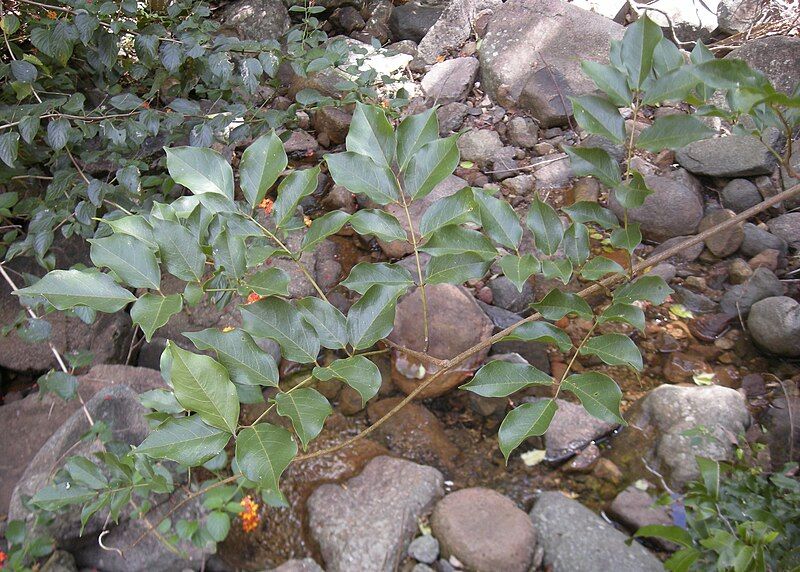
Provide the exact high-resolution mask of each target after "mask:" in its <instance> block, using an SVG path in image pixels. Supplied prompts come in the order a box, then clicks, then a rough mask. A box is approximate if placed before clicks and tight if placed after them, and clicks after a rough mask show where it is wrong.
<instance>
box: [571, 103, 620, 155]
mask: <svg viewBox="0 0 800 572" xmlns="http://www.w3.org/2000/svg"><path fill="white" fill-rule="evenodd" d="M569 99H570V101H571V102H572V109H573V112H574V113H575V120H576V121H577V122H578V124H579V125H580V126H581V127H583V128H584V129H586V131H588V132H589V133H592V134H594V135H600V136H602V137H605V138H606V139H610V140H611V141H613V142H614V143H617V144H618V145H622V144H623V143H624V142H625V120H624V119H623V118H622V115H620V114H619V111H617V108H616V107H614V104H613V103H611V102H610V101H608V100H607V99H604V98H602V97H598V96H596V95H582V96H580V97H570V98H569Z"/></svg>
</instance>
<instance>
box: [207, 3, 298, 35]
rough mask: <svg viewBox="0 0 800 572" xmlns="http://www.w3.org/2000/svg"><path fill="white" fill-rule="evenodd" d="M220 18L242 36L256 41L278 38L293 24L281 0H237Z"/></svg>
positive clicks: (227, 7)
mask: <svg viewBox="0 0 800 572" xmlns="http://www.w3.org/2000/svg"><path fill="white" fill-rule="evenodd" d="M220 19H221V21H222V25H223V26H224V27H227V28H230V29H231V30H233V31H235V32H236V33H237V35H238V36H239V37H240V38H242V39H246V40H256V41H265V40H277V39H278V38H280V37H281V36H282V35H283V34H285V33H286V32H288V31H289V26H290V24H291V22H290V21H289V11H288V10H287V9H286V6H285V5H284V3H283V2H282V1H281V0H237V1H235V2H231V3H230V4H228V5H227V6H225V8H224V9H223V10H222V14H221V18H220ZM223 29H224V28H223Z"/></svg>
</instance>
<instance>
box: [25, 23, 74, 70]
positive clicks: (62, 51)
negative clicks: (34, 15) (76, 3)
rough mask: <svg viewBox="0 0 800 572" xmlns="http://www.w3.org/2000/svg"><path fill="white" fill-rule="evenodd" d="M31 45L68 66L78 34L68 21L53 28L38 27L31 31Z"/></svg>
mask: <svg viewBox="0 0 800 572" xmlns="http://www.w3.org/2000/svg"><path fill="white" fill-rule="evenodd" d="M30 35H31V36H30V40H31V43H32V44H33V45H34V46H35V47H37V48H38V49H39V50H40V51H41V52H42V53H44V54H45V55H47V56H50V57H51V58H53V59H54V60H56V61H57V62H58V63H60V64H61V65H62V66H66V65H67V62H68V61H69V59H70V57H72V50H73V47H74V45H75V40H77V39H78V32H77V30H76V29H75V28H74V27H73V26H72V24H71V23H69V21H68V20H66V19H64V20H58V23H57V24H56V25H55V26H54V27H52V28H45V27H36V28H33V29H32V30H31V31H30Z"/></svg>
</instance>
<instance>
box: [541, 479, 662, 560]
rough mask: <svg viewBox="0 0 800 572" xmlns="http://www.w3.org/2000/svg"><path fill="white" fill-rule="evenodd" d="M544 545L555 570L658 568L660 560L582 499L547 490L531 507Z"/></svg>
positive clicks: (545, 553)
mask: <svg viewBox="0 0 800 572" xmlns="http://www.w3.org/2000/svg"><path fill="white" fill-rule="evenodd" d="M531 520H532V521H533V525H534V527H535V528H536V532H537V534H538V537H539V544H540V545H541V546H542V547H543V548H544V564H545V566H547V567H549V568H550V569H552V570H553V572H595V571H596V570H615V571H617V572H651V571H652V572H657V571H661V570H663V566H662V565H661V562H659V561H658V559H656V558H655V557H654V556H653V555H652V554H650V553H649V552H648V551H647V550H645V549H644V548H643V547H642V546H641V545H639V544H637V543H636V542H634V543H632V544H631V545H630V546H627V545H626V544H625V541H626V540H628V537H627V536H626V535H625V534H623V533H621V532H620V531H618V530H616V529H615V528H614V527H613V526H611V525H609V524H607V523H606V522H605V521H603V520H602V519H601V518H600V517H599V516H597V515H596V514H595V513H593V512H592V511H590V510H589V509H588V508H586V507H584V506H583V505H581V504H580V503H579V502H577V501H574V500H572V499H569V498H567V497H565V496H564V495H563V494H561V493H559V492H544V493H542V494H541V495H540V496H539V499H538V500H537V501H536V504H535V505H534V507H533V510H532V511H531Z"/></svg>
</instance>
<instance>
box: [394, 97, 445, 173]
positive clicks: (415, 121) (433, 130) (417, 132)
mask: <svg viewBox="0 0 800 572" xmlns="http://www.w3.org/2000/svg"><path fill="white" fill-rule="evenodd" d="M438 137H439V121H438V119H437V117H436V110H435V109H428V110H426V111H423V112H422V113H419V114H417V115H409V116H407V117H406V118H405V119H403V121H401V122H400V125H398V126H397V163H398V165H399V166H400V171H404V170H405V168H406V165H407V164H408V162H409V160H411V157H413V156H414V154H415V153H416V152H417V151H418V150H419V149H420V148H422V147H423V146H424V145H425V144H427V143H430V142H432V141H436V140H437V139H438Z"/></svg>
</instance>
